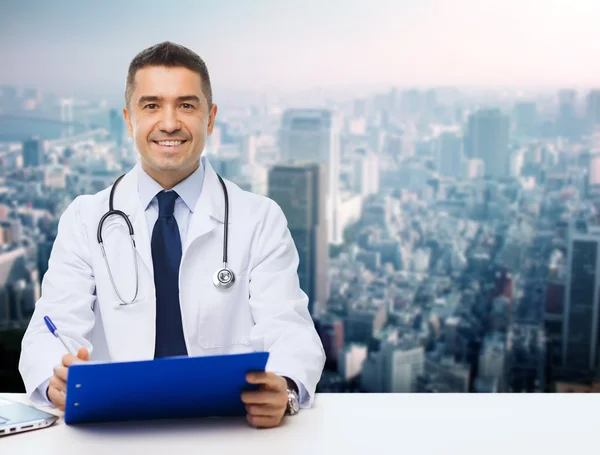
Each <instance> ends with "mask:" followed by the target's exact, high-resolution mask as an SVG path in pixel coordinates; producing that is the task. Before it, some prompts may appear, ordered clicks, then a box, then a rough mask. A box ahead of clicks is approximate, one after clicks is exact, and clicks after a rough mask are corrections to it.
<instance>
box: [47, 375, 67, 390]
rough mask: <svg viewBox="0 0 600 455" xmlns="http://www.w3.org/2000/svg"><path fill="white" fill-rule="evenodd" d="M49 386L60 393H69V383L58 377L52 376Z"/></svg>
mask: <svg viewBox="0 0 600 455" xmlns="http://www.w3.org/2000/svg"><path fill="white" fill-rule="evenodd" d="M48 385H49V386H50V387H54V388H55V389H56V390H58V391H59V392H63V393H66V391H67V383H66V382H65V381H63V380H62V379H60V378H59V377H57V376H52V377H51V378H50V382H49V384H48Z"/></svg>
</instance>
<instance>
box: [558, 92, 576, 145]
mask: <svg viewBox="0 0 600 455" xmlns="http://www.w3.org/2000/svg"><path fill="white" fill-rule="evenodd" d="M576 104H577V92H576V91H575V90H572V89H565V90H559V92H558V118H557V120H556V129H557V132H558V134H559V135H560V136H564V137H568V138H571V137H574V136H576V135H577V133H578V128H577V126H578V125H577V106H576Z"/></svg>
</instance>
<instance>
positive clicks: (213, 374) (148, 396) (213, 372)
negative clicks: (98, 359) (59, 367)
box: [64, 352, 269, 424]
mask: <svg viewBox="0 0 600 455" xmlns="http://www.w3.org/2000/svg"><path fill="white" fill-rule="evenodd" d="M268 358H269V353H268V352H254V353H249V354H232V355H221V356H204V357H170V358H162V359H155V360H143V361H134V362H114V363H89V364H85V363H84V364H76V365H72V366H70V367H69V380H68V381H67V402H66V406H65V417H64V419H65V423H66V424H77V423H86V422H116V421H125V420H150V419H173V418H192V417H215V416H238V415H239V416H241V415H245V414H246V408H245V405H244V403H243V402H242V400H241V393H242V391H244V390H256V389H258V387H259V386H258V385H257V384H250V383H248V382H247V381H246V374H247V373H249V372H250V371H265V367H266V364H267V360H268Z"/></svg>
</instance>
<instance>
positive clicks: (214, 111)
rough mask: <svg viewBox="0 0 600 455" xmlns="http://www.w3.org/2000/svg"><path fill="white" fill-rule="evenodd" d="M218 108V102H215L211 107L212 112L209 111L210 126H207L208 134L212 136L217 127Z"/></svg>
mask: <svg viewBox="0 0 600 455" xmlns="http://www.w3.org/2000/svg"><path fill="white" fill-rule="evenodd" d="M217 110H218V107H217V105H216V104H213V105H212V107H211V108H210V112H209V113H208V127H207V135H208V136H210V135H211V134H212V132H213V128H214V127H215V119H216V118H217Z"/></svg>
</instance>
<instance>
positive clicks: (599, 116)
mask: <svg viewBox="0 0 600 455" xmlns="http://www.w3.org/2000/svg"><path fill="white" fill-rule="evenodd" d="M587 120H588V123H589V125H590V126H591V127H592V128H596V127H598V126H600V89H596V90H591V91H590V93H588V96H587Z"/></svg>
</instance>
